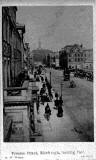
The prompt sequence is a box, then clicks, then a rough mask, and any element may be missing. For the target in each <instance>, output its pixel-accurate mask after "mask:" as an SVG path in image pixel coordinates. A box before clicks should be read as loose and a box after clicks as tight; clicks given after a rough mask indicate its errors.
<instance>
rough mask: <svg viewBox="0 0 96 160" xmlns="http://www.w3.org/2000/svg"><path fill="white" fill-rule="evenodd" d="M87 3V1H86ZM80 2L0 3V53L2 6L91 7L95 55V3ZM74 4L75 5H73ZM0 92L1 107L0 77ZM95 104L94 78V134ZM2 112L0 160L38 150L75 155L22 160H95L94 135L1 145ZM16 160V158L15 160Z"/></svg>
mask: <svg viewBox="0 0 96 160" xmlns="http://www.w3.org/2000/svg"><path fill="white" fill-rule="evenodd" d="M86 1H87V0H86ZM86 1H85V2H84V1H83V2H80V1H79V0H78V2H77V3H76V0H73V1H70V2H67V0H66V1H65V2H64V1H60V2H59V1H58V2H57V1H55V2H53V3H52V1H51V2H50V1H47V3H45V1H43V2H42V1H41V3H40V2H39V1H38V2H32V1H31V2H30V0H29V1H28V2H22V1H18V2H14V1H11V0H10V2H9V3H8V1H5V2H3V3H2V2H1V5H0V15H1V16H0V22H1V23H0V24H1V27H0V36H1V40H0V46H1V47H0V53H2V43H1V42H2V10H1V9H2V6H6V5H9V6H14V5H15V6H46V5H47V6H61V5H62V6H71V5H73V6H78V5H92V6H93V31H94V32H93V53H96V47H95V46H96V43H95V42H96V32H95V31H96V29H95V26H96V20H95V19H96V13H95V12H96V8H95V3H93V2H92V1H91V2H86ZM74 2H75V3H74ZM1 55H2V54H0V71H1V72H0V75H2V57H1ZM95 61H96V55H95V54H94V77H95V68H96V63H95ZM0 91H1V96H0V103H1V104H0V106H3V96H2V76H0ZM95 104H96V100H95V78H94V128H95V133H96V109H95ZM2 115H3V111H2V107H1V109H0V123H1V125H0V129H1V132H0V141H1V150H2V158H1V159H2V160H5V158H4V157H5V156H7V159H8V160H10V159H11V157H10V156H12V154H11V152H25V153H26V152H36V151H37V152H39V151H40V150H42V151H75V152H76V154H75V155H72V154H70V155H69V154H67V155H66V154H65V155H59V156H58V155H56V156H55V155H47V154H46V155H43V156H41V155H39V156H36V155H34V156H32V155H31V156H28V155H25V156H24V158H23V159H24V160H37V159H38V160H67V159H68V160H76V159H77V160H83V159H84V160H87V159H88V157H86V156H87V155H90V156H91V155H92V156H93V158H94V160H95V159H96V154H95V152H96V151H95V149H96V134H95V136H94V138H95V142H73V143H72V142H62V143H56V142H55V143H51V142H50V143H49V142H48V143H45V142H42V143H40V142H39V143H36V142H35V143H3V126H2V124H3V117H2ZM78 150H79V151H81V152H82V153H83V152H84V155H85V158H84V157H83V158H81V155H80V153H79V154H78V153H77V151H78ZM93 158H92V157H90V158H89V159H90V160H93ZM15 159H16V158H14V159H13V158H12V160H15ZM17 160H18V158H17Z"/></svg>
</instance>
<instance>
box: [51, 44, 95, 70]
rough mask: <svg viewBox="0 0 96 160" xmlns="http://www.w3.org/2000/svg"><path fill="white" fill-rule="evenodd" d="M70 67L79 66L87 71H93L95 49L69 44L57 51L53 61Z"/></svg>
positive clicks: (57, 64)
mask: <svg viewBox="0 0 96 160" xmlns="http://www.w3.org/2000/svg"><path fill="white" fill-rule="evenodd" d="M54 62H55V65H56V66H57V67H58V66H59V65H60V66H62V67H64V66H66V67H68V68H74V69H76V68H78V69H83V70H86V71H93V49H85V48H84V47H83V45H79V44H74V45H67V46H65V47H64V48H62V49H61V50H60V51H58V52H56V53H55V61H54V56H53V58H52V60H51V63H52V64H54Z"/></svg>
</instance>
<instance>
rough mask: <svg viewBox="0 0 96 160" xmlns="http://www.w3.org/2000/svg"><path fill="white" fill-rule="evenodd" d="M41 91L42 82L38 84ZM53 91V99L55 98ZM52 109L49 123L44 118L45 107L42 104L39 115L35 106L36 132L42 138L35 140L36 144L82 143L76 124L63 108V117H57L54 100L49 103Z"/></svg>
mask: <svg viewBox="0 0 96 160" xmlns="http://www.w3.org/2000/svg"><path fill="white" fill-rule="evenodd" d="M37 86H38V87H39V89H40V88H41V86H42V83H41V82H38V83H37ZM54 94H55V93H54V91H53V97H54ZM48 103H49V106H50V109H51V116H50V119H49V121H47V120H46V118H45V117H44V112H45V106H46V104H47V103H44V105H42V104H41V103H40V107H39V113H37V109H36V104H35V105H34V112H35V126H36V132H38V133H40V135H41V136H38V137H36V138H35V141H36V142H80V141H83V140H81V139H80V136H79V134H78V133H77V132H75V130H74V123H73V121H72V120H71V118H70V116H69V115H68V114H67V113H66V110H65V109H64V107H63V117H57V110H56V109H54V98H53V100H52V102H48Z"/></svg>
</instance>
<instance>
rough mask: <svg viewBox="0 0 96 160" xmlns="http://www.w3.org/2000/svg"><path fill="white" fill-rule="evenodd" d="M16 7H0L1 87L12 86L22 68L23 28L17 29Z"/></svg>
mask: <svg viewBox="0 0 96 160" xmlns="http://www.w3.org/2000/svg"><path fill="white" fill-rule="evenodd" d="M16 12H17V7H15V6H12V7H2V62H3V86H4V88H6V87H9V86H12V85H14V83H15V78H16V76H17V75H18V74H19V73H20V72H21V70H22V67H23V54H24V45H23V39H22V38H23V37H21V35H20V33H19V30H21V32H22V34H24V33H25V26H21V28H17V25H16Z"/></svg>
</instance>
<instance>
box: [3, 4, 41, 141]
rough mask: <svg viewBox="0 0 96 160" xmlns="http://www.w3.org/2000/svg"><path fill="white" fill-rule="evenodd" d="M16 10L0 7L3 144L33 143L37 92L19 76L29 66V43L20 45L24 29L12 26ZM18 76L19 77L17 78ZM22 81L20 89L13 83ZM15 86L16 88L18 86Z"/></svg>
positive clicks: (28, 81)
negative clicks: (0, 24) (0, 14)
mask: <svg viewBox="0 0 96 160" xmlns="http://www.w3.org/2000/svg"><path fill="white" fill-rule="evenodd" d="M16 12H17V7H15V6H9V7H2V66H3V96H4V97H3V100H4V101H3V129H4V132H3V133H4V136H3V138H4V142H29V141H31V140H32V141H33V137H32V134H33V132H35V125H34V101H36V96H37V91H38V88H37V87H36V83H35V82H34V81H30V80H29V78H28V76H26V78H25V77H24V76H23V73H26V72H22V71H24V70H28V69H29V68H30V65H31V63H32V61H31V60H32V59H31V58H30V47H29V43H25V42H24V34H25V25H21V24H19V23H17V22H16ZM20 73H21V77H20ZM17 77H19V78H18V80H19V81H17V82H19V83H20V78H21V79H23V83H22V84H21V83H20V86H17V85H16V79H17ZM19 83H18V84H19Z"/></svg>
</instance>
